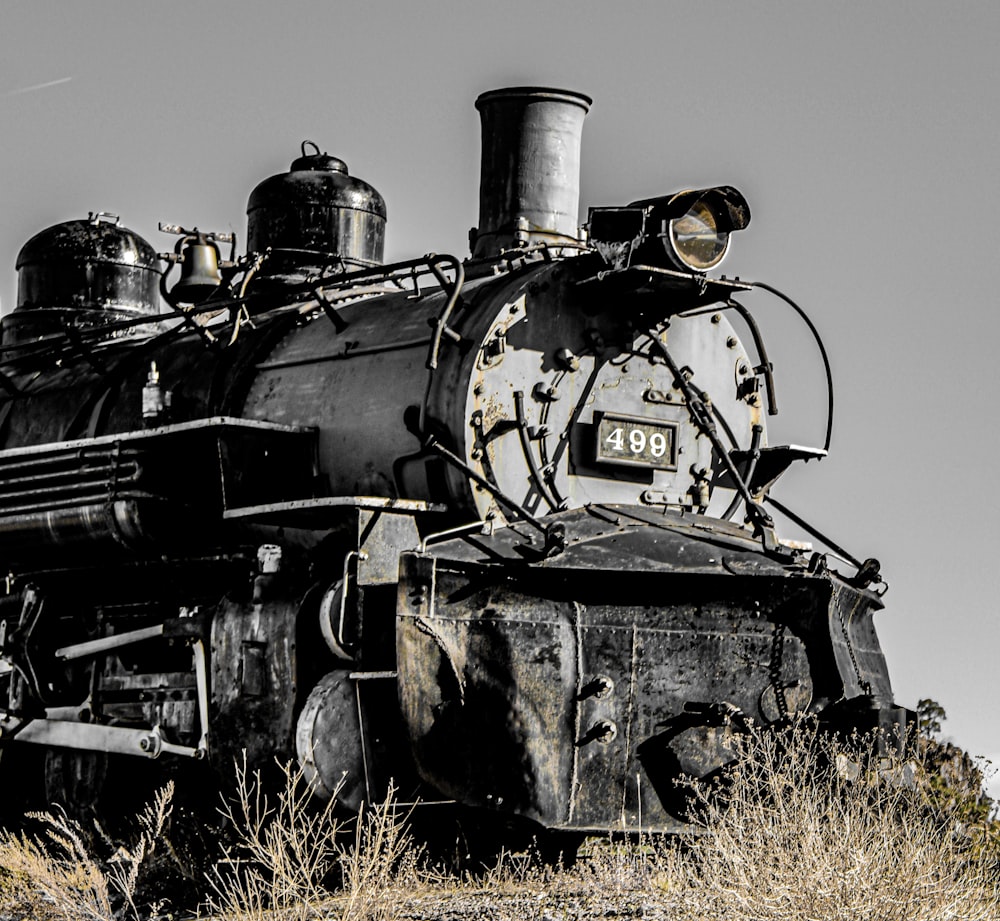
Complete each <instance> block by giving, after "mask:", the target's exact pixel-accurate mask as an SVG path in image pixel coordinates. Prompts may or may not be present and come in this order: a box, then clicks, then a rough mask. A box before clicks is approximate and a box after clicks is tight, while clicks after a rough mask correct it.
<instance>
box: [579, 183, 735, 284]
mask: <svg viewBox="0 0 1000 921" xmlns="http://www.w3.org/2000/svg"><path fill="white" fill-rule="evenodd" d="M749 223H750V206H749V205H748V204H747V202H746V199H745V198H744V197H743V196H742V195H741V194H740V192H739V191H738V190H737V189H734V188H733V187H732V186H728V185H723V186H716V187H714V188H711V189H686V190H685V191H683V192H676V193H674V194H673V195H662V196H660V197H659V198H646V199H643V200H642V201H634V202H632V203H631V204H630V205H628V206H627V207H624V208H591V209H590V222H589V225H590V238H591V240H592V241H593V242H594V243H595V244H597V248H598V251H599V252H601V251H602V247H603V252H604V253H606V254H607V255H606V258H609V257H610V259H611V260H613V261H614V264H615V266H616V267H617V268H621V267H623V264H624V265H640V264H646V265H654V266H663V264H664V262H666V263H668V264H669V265H670V266H671V267H673V268H676V269H680V270H681V271H683V272H707V271H708V270H709V269H714V268H715V267H716V266H717V265H718V264H719V263H720V262H722V259H723V257H724V256H725V255H726V253H727V252H728V251H729V237H730V235H731V234H732V233H733V231H734V230H742V229H743V228H744V227H746V226H747V224H749Z"/></svg>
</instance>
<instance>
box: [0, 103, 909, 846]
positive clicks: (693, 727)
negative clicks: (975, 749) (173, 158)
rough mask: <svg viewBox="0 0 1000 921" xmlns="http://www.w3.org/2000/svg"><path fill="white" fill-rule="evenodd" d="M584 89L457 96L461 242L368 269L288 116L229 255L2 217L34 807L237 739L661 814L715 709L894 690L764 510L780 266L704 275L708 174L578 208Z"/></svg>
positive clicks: (615, 822) (372, 258) (11, 619)
mask: <svg viewBox="0 0 1000 921" xmlns="http://www.w3.org/2000/svg"><path fill="white" fill-rule="evenodd" d="M590 103H591V100H590V99H589V98H588V97H586V96H583V95H581V94H579V93H575V92H569V91H564V90H556V89H546V88H538V87H514V88H507V89H501V90H496V91H492V92H488V93H485V94H483V95H481V96H480V97H479V99H478V100H477V103H476V105H477V108H478V109H479V111H480V114H481V119H482V137H483V159H482V181H481V189H480V221H479V226H478V228H474V229H473V231H471V233H470V244H471V256H470V257H469V258H466V259H464V260H461V259H458V258H455V257H453V256H448V255H434V254H431V255H426V256H423V257H422V258H418V259H413V260H409V261H404V262H398V263H394V264H389V265H387V264H384V263H383V259H382V252H383V239H384V228H385V219H386V210H385V203H384V201H383V199H382V197H381V196H380V195H379V193H378V192H377V191H376V190H375V189H374V188H372V186H370V185H369V184H368V183H366V182H364V181H362V180H360V179H358V178H356V177H354V176H352V175H350V173H349V171H348V168H347V166H346V164H345V163H344V162H343V161H342V160H340V159H338V158H336V157H334V156H331V155H329V154H326V153H321V152H320V149H319V148H318V147H316V146H315V145H311V146H310V144H309V142H306V143H305V144H303V147H302V151H301V156H300V157H298V158H297V159H295V160H294V162H293V163H292V164H291V168H290V170H289V172H287V173H284V174H280V175H277V176H273V177H271V178H269V179H266V180H265V181H264V182H262V183H261V184H260V185H259V186H257V188H256V189H255V190H254V191H253V193H252V194H251V196H250V199H249V203H248V243H247V252H246V253H245V254H244V255H240V254H239V253H238V252H237V245H236V241H235V239H234V238H233V237H232V236H230V235H226V234H219V233H207V232H203V231H199V230H197V229H193V230H187V229H185V228H182V227H178V226H173V225H161V230H164V231H166V232H168V233H172V234H174V235H176V236H177V237H178V239H177V241H176V246H175V248H174V251H173V252H170V253H167V254H165V255H162V256H158V255H157V253H156V252H155V251H154V249H153V247H152V246H151V245H150V244H149V243H147V242H146V241H145V240H143V239H142V238H141V237H139V236H138V235H137V234H135V233H133V232H132V231H130V230H128V229H126V228H124V227H122V226H121V225H120V223H119V222H118V220H117V219H116V218H115V217H114V216H111V215H107V214H104V213H98V214H91V215H90V216H89V217H88V218H86V219H82V220H71V221H67V222H65V223H62V224H58V225H56V226H54V227H50V228H48V229H46V230H43V231H42V232H41V233H39V234H38V235H36V236H35V237H34V238H32V239H31V240H30V241H29V242H28V243H27V244H25V246H24V248H23V249H22V251H21V253H20V255H19V257H18V261H17V271H18V297H17V306H16V308H15V309H14V310H13V311H12V312H11V313H10V314H9V315H8V316H6V317H4V319H3V321H2V334H3V336H2V348H0V447H2V450H0V560H2V562H3V566H4V571H5V573H6V574H7V578H6V586H5V592H4V594H3V595H2V597H0V685H2V697H0V748H2V755H3V758H2V762H0V772H2V771H3V770H5V769H6V770H8V771H12V770H14V767H13V765H16V763H17V760H18V758H19V757H28V756H29V754H33V755H34V756H35V757H36V758H37V759H38V760H39V761H40V763H41V770H40V771H38V772H37V776H38V777H40V778H41V781H42V782H43V783H44V787H45V789H44V796H45V797H46V798H47V799H48V800H49V801H60V802H66V803H70V804H76V805H77V806H79V805H81V804H82V805H86V804H92V805H94V806H95V808H101V804H102V803H107V802H108V801H109V800H112V799H114V797H115V796H116V795H119V794H120V792H121V789H120V785H118V784H117V783H116V782H114V781H113V779H112V778H113V777H114V776H115V775H114V769H115V768H116V766H117V770H119V771H120V770H122V767H123V766H124V770H125V771H126V772H127V773H128V772H132V771H133V770H134V769H135V768H137V767H138V766H139V765H141V764H149V763H156V764H158V765H181V766H186V767H187V768H189V769H191V770H193V771H195V772H196V773H197V772H198V771H206V772H212V771H214V772H218V773H222V774H225V773H229V772H230V771H231V768H232V762H233V759H234V758H239V757H242V756H243V754H244V753H245V757H246V758H247V760H248V764H249V765H250V766H251V767H253V766H255V765H263V764H269V763H271V762H273V760H274V759H275V758H278V759H298V761H299V763H300V764H301V766H302V769H303V771H304V772H305V774H306V777H307V778H308V780H309V782H310V783H311V784H312V785H313V787H314V788H315V789H316V790H317V791H318V792H319V793H321V794H322V795H325V796H332V795H334V794H336V796H337V797H338V800H339V802H340V804H341V806H342V807H344V808H348V809H352V808H353V809H357V808H358V807H359V806H360V804H361V803H362V802H364V801H372V800H377V799H379V798H380V797H381V796H382V795H384V793H385V791H386V789H387V788H388V785H389V784H390V783H393V784H395V786H396V788H397V790H398V791H399V795H400V796H401V797H402V798H403V799H408V798H412V799H413V801H418V800H419V801H421V802H423V803H428V804H434V803H457V804H459V805H461V806H463V807H468V808H470V809H474V810H476V809H478V810H485V811H489V812H492V813H495V814H497V815H500V816H503V817H505V818H508V819H510V820H512V821H513V820H518V821H519V820H524V821H526V822H528V823H533V824H534V825H535V826H541V827H544V828H547V829H556V830H570V831H575V832H592V831H606V830H609V829H626V830H629V829H631V830H634V829H638V828H640V827H641V828H643V829H663V830H670V829H674V828H677V827H679V825H680V823H681V822H682V820H683V818H684V812H683V804H682V803H680V802H679V801H678V798H677V791H676V788H675V785H674V784H673V780H674V779H675V778H677V777H678V776H681V775H688V776H694V777H705V776H708V775H711V774H712V773H713V772H717V771H719V770H720V769H721V768H722V767H724V765H725V764H726V763H727V762H728V761H729V760H730V759H731V748H730V744H731V738H732V734H733V733H734V732H738V731H740V727H741V726H742V725H745V724H747V723H750V722H753V723H755V724H758V725H764V726H768V725H780V724H782V723H784V722H785V721H787V720H788V719H790V718H792V717H793V716H795V715H796V714H800V713H808V714H812V715H814V716H815V718H816V719H817V720H818V721H820V722H821V723H822V724H824V725H827V726H830V727H832V728H843V727H860V728H870V727H875V726H882V727H895V726H902V725H905V724H906V723H907V721H908V720H909V719H910V718H911V715H910V714H909V713H908V711H906V710H904V709H903V708H900V707H898V706H896V705H895V704H894V703H893V700H892V691H891V687H890V683H889V678H888V675H887V671H886V665H885V660H884V657H883V654H882V652H881V649H880V647H879V643H878V640H877V637H876V634H875V631H874V628H873V615H874V613H875V612H876V611H878V610H879V609H880V608H881V602H880V600H879V599H880V594H881V587H882V585H883V583H882V582H881V576H880V574H879V567H878V564H877V563H876V562H875V561H874V560H864V561H862V560H858V559H855V558H854V557H851V556H850V555H849V554H847V553H846V552H845V551H843V550H842V549H841V548H838V547H836V546H835V545H831V544H827V546H831V547H832V548H833V550H834V551H835V555H834V557H833V559H834V560H836V559H840V560H845V559H846V561H847V562H848V563H849V565H848V566H846V567H845V566H844V565H843V563H838V562H834V563H832V564H831V556H830V554H826V553H820V552H813V551H812V549H811V548H810V547H808V546H806V545H803V544H800V543H796V542H794V541H788V540H783V539H781V538H780V537H779V536H778V534H777V533H776V531H775V528H774V523H773V521H772V518H771V515H770V513H769V503H770V504H771V505H773V506H774V507H776V508H779V509H780V508H783V507H782V506H780V505H779V504H778V503H777V502H776V501H775V500H774V499H772V497H771V490H772V488H773V486H774V483H775V482H776V481H777V480H778V478H779V477H780V476H781V474H782V473H783V472H784V471H785V470H786V469H787V468H788V467H789V466H790V465H792V464H794V463H796V462H802V461H807V460H809V459H812V458H818V457H822V456H823V455H824V454H825V453H826V448H827V447H828V446H829V426H828V428H827V444H826V445H824V447H823V448H804V447H801V446H794V445H770V444H768V442H767V437H766V430H765V417H766V415H768V414H773V413H774V412H776V411H777V405H776V396H775V389H774V381H773V375H772V365H771V362H770V359H769V356H768V354H767V351H766V346H765V343H764V339H763V337H762V335H761V333H760V331H759V329H758V326H757V324H756V322H755V321H754V317H753V314H752V313H751V312H750V311H749V309H748V308H747V307H746V306H745V305H744V304H743V303H742V302H741V300H740V296H741V295H742V294H744V293H745V292H747V291H750V290H752V289H753V288H755V287H763V288H766V289H767V290H769V291H772V292H774V294H776V295H777V296H779V297H784V295H781V294H780V293H779V292H776V291H775V290H774V289H770V288H767V286H756V285H754V284H751V283H746V282H741V281H739V280H733V279H728V278H726V277H725V276H718V275H715V274H710V273H711V272H712V271H713V270H714V269H716V267H717V266H718V265H719V264H720V262H721V261H722V259H723V257H724V256H725V254H726V252H727V250H728V248H729V245H730V241H731V237H732V234H734V233H735V232H737V231H740V230H743V229H744V228H745V227H746V226H747V224H748V223H749V220H750V210H749V206H748V204H747V202H746V201H745V199H744V198H743V196H742V195H741V194H740V193H739V192H738V191H737V190H736V189H734V188H732V187H728V186H723V187H716V188H709V189H698V190H686V191H682V192H678V193H676V194H669V195H662V196H659V197H654V198H649V199H644V200H641V201H635V202H632V203H631V204H628V205H625V206H621V207H599V208H592V209H590V212H589V219H588V222H587V224H586V228H585V230H583V231H581V230H580V229H578V226H577V217H578V198H579V182H578V172H579V151H580V139H581V134H582V125H583V120H584V116H585V115H586V113H587V111H588V108H589V106H590ZM227 244H228V245H229V251H228V252H226V251H225V250H226V246H227ZM164 263H165V266H164ZM793 306H794V305H793ZM800 313H801V311H800ZM802 316H803V317H804V316H805V315H804V314H802ZM806 322H808V320H806ZM810 325H811V324H810ZM737 328H739V329H740V330H743V331H744V333H745V334H746V344H745V343H744V341H743V340H742V339H741V338H740V335H739V334H738V333H737ZM817 341H818V340H817ZM820 348H822V343H820ZM824 356H825V353H824ZM831 407H832V401H831ZM806 527H808V525H806ZM815 533H816V536H817V538H821V535H819V534H818V532H815ZM833 566H839V567H840V570H843V571H836V570H835V569H834V568H833ZM845 572H846V574H845ZM5 789H11V787H10V786H6V785H5ZM428 808H432V807H431V806H428Z"/></svg>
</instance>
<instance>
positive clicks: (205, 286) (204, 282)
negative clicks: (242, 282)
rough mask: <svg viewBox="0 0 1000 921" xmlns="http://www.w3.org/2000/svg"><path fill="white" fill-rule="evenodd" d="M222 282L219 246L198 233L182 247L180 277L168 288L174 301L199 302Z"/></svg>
mask: <svg viewBox="0 0 1000 921" xmlns="http://www.w3.org/2000/svg"><path fill="white" fill-rule="evenodd" d="M221 283H222V273H221V272H220V271H219V248H218V247H217V246H216V245H215V243H212V242H210V241H209V240H207V239H206V238H205V237H204V236H202V235H201V234H199V235H198V236H197V237H196V238H195V239H194V240H193V241H192V242H189V243H187V245H186V246H185V247H184V253H183V259H182V260H181V277H180V278H179V279H178V280H177V284H175V285H174V286H173V288H171V290H170V299H171V300H172V301H173V302H174V303H184V304H200V303H201V302H202V301H203V300H205V299H206V298H207V297H208V296H209V295H210V294H211V293H212V292H213V291H215V289H216V288H218V287H219V285H220V284H221Z"/></svg>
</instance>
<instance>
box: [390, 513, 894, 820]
mask: <svg viewBox="0 0 1000 921" xmlns="http://www.w3.org/2000/svg"><path fill="white" fill-rule="evenodd" d="M605 512H606V513H607V514H608V515H609V518H608V519H606V518H595V517H593V516H591V515H589V514H588V513H587V512H575V513H566V514H565V515H564V516H562V517H563V518H564V519H565V521H564V524H565V525H566V531H567V549H566V551H565V552H564V553H562V554H560V555H559V556H558V557H554V558H550V559H546V560H542V561H539V562H537V563H533V564H530V565H529V564H526V563H524V562H522V563H521V565H519V566H517V565H514V567H513V569H512V563H511V561H512V558H513V557H514V556H516V555H517V552H518V551H521V559H522V561H523V560H524V556H523V553H524V551H525V546H526V544H527V543H528V541H526V540H525V537H524V532H523V530H520V529H510V530H507V531H503V532H498V533H497V534H496V535H495V536H494V537H493V538H487V537H484V536H470V537H467V538H464V539H463V538H457V539H454V540H452V541H450V542H446V543H443V544H439V545H437V546H435V547H433V548H432V550H431V553H429V554H427V555H406V556H404V557H403V569H402V573H401V580H400V589H399V596H398V597H399V601H398V624H397V642H398V657H399V666H398V667H399V676H400V677H399V685H400V700H401V706H402V710H403V715H404V719H405V720H406V722H407V726H408V728H409V731H410V737H411V744H412V746H413V751H414V756H415V758H416V761H417V765H418V768H419V770H420V771H421V774H422V776H424V778H425V779H426V780H427V781H429V782H430V783H432V784H433V785H434V786H435V787H436V788H437V789H440V790H443V791H444V792H447V793H449V794H451V795H453V796H461V797H462V798H463V799H464V800H465V801H470V800H471V801H472V802H475V803H476V804H477V805H479V806H481V807H483V808H499V809H503V810H504V811H511V812H514V813H516V814H519V815H522V816H524V817H526V818H530V819H532V820H535V821H538V822H540V823H542V824H543V825H546V826H550V827H561V828H576V829H580V830H584V829H597V828H610V827H615V826H616V824H617V823H624V826H625V827H629V828H638V827H640V825H641V827H643V828H658V829H669V828H673V827H676V826H677V824H678V823H679V822H681V821H682V820H683V819H684V808H685V804H684V800H683V797H682V796H680V795H679V794H678V792H677V789H676V788H675V787H674V785H673V780H674V779H675V778H676V777H677V776H679V775H680V774H688V775H693V776H698V777H704V776H707V775H709V774H713V773H715V772H718V771H719V770H720V769H722V767H723V766H724V765H725V764H726V763H727V762H728V761H730V760H731V757H732V755H731V749H730V747H729V746H727V739H728V738H729V736H730V734H731V733H732V732H734V731H739V729H740V728H741V727H745V725H746V723H747V721H751V720H752V721H753V722H755V723H757V724H758V725H768V724H771V723H780V722H782V721H784V720H785V719H787V718H788V717H790V716H792V715H794V714H796V713H806V712H808V713H812V714H816V715H818V716H819V717H820V719H823V718H825V717H827V718H829V719H830V720H839V708H841V707H842V706H843V704H844V702H845V701H850V700H864V701H866V702H874V705H875V706H881V707H883V708H889V709H890V710H891V707H892V705H891V689H890V687H889V685H888V682H887V680H886V678H885V674H886V672H885V662H884V659H883V657H882V654H881V651H880V650H879V648H878V644H877V642H876V641H875V637H874V631H873V628H872V614H873V613H874V611H875V610H877V609H878V608H879V607H880V606H881V605H880V603H879V601H878V599H877V597H876V596H874V595H872V594H871V593H869V592H863V591H858V590H856V589H853V588H851V587H850V586H848V585H846V584H845V583H844V582H843V581H842V580H840V579H838V578H837V577H835V576H831V575H830V574H828V573H820V574H813V573H809V572H808V571H807V570H806V568H805V567H804V566H802V565H799V564H795V563H791V562H790V561H786V562H781V561H776V560H771V559H767V558H766V557H765V556H764V554H763V553H762V551H761V550H760V548H759V546H754V545H753V544H752V543H750V542H748V541H741V540H740V539H738V538H735V537H734V535H733V534H732V532H731V530H730V529H727V528H725V527H724V526H722V527H720V528H719V530H718V532H717V533H714V531H713V529H712V528H711V527H708V526H705V525H700V526H699V527H691V526H690V525H688V524H687V523H686V522H684V521H683V520H682V519H680V517H679V516H677V521H675V522H673V523H671V524H666V525H661V524H660V523H659V522H657V521H656V519H655V518H654V517H653V516H652V515H650V517H649V518H648V519H646V520H643V517H642V515H635V516H633V515H632V514H631V510H628V509H613V508H609V509H606V510H605ZM646 514H648V513H646ZM611 516H615V517H617V523H615V521H614V518H611ZM668 517H669V516H668ZM609 519H610V520H609ZM519 530H520V533H518V531H519ZM508 554H509V555H508ZM505 561H507V562H505ZM611 573H620V574H621V575H620V576H619V577H618V578H614V579H611V578H609V575H610V574H611Z"/></svg>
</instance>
